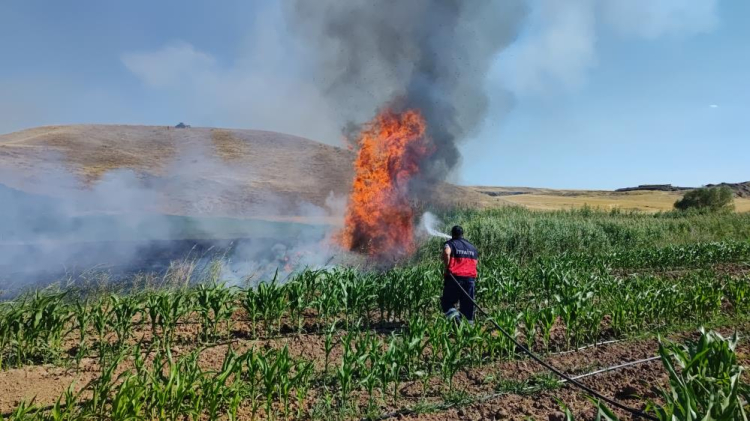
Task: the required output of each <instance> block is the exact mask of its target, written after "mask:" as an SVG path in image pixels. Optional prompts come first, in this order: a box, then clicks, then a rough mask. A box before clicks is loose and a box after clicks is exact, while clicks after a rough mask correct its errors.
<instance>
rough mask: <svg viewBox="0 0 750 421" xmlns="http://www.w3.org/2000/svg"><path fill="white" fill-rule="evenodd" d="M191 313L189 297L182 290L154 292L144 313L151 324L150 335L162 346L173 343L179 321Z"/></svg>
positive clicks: (149, 297)
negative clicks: (157, 339) (160, 342)
mask: <svg viewBox="0 0 750 421" xmlns="http://www.w3.org/2000/svg"><path fill="white" fill-rule="evenodd" d="M190 311H191V303H190V300H189V296H188V295H187V294H185V293H184V292H183V291H182V290H178V291H161V292H155V293H152V294H150V295H149V296H148V298H147V302H146V313H147V314H148V318H149V321H150V322H151V333H152V335H153V336H154V338H159V339H161V341H162V343H163V344H164V346H170V345H171V344H172V343H173V342H174V334H175V331H176V329H177V325H178V324H179V322H180V319H182V318H183V317H185V316H187V315H188V314H189V313H190Z"/></svg>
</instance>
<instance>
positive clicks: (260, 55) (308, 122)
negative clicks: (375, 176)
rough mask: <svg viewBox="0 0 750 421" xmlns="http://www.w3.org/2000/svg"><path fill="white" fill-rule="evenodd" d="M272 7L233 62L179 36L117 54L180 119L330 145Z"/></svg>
mask: <svg viewBox="0 0 750 421" xmlns="http://www.w3.org/2000/svg"><path fill="white" fill-rule="evenodd" d="M278 13H279V11H278V10H276V9H274V8H268V9H265V11H264V12H263V13H260V12H259V13H258V14H257V17H256V19H257V21H256V22H254V23H252V24H250V25H248V27H250V28H252V31H251V33H249V34H248V36H247V38H246V44H245V48H244V49H243V50H242V51H240V52H239V54H238V56H237V59H236V60H235V61H233V62H231V63H229V64H224V63H222V62H221V61H220V60H218V59H216V58H215V57H214V56H213V55H211V54H210V53H208V52H205V51H201V50H199V49H197V48H195V47H194V46H193V45H191V44H189V43H187V42H184V41H178V42H173V43H170V44H167V45H166V46H164V47H163V48H160V49H157V50H155V51H145V52H144V51H141V52H129V53H125V54H123V55H122V56H121V59H122V62H123V64H124V65H125V67H126V68H127V69H128V70H130V71H131V72H132V73H133V74H134V75H136V76H137V77H138V78H139V79H141V80H142V81H143V83H144V84H145V85H146V86H149V87H152V88H154V89H161V90H162V91H164V92H165V93H167V94H169V95H170V99H171V100H172V101H173V102H174V103H175V104H177V105H176V107H179V108H180V109H179V110H177V112H179V113H181V114H180V115H181V116H182V115H183V114H184V117H180V119H182V120H184V121H185V123H188V124H190V123H193V124H196V123H195V122H196V121H201V122H203V124H209V125H215V126H228V127H240V128H249V129H260V130H270V131H278V132H283V133H289V134H294V135H297V136H302V137H307V138H311V139H314V140H318V141H321V142H325V143H330V144H338V143H340V141H341V127H340V124H339V121H338V120H337V119H336V118H335V117H336V116H335V115H334V111H333V110H332V109H331V108H330V106H329V105H328V102H327V101H326V100H325V99H324V98H323V96H322V94H321V92H320V91H319V90H318V89H317V87H316V85H315V84H314V83H313V81H312V80H310V79H309V75H308V74H307V73H306V72H305V67H304V63H302V62H300V60H299V59H298V57H300V56H301V54H298V51H296V50H295V49H296V48H298V47H297V46H296V45H294V44H292V41H291V40H290V39H289V37H288V36H287V34H286V33H285V28H284V26H283V21H282V20H281V17H280V15H279V14H278Z"/></svg>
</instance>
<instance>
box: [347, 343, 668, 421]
mask: <svg viewBox="0 0 750 421" xmlns="http://www.w3.org/2000/svg"><path fill="white" fill-rule="evenodd" d="M660 358H661V357H651V358H644V359H642V360H637V361H630V362H627V363H622V364H617V365H613V366H611V367H607V368H603V369H601V370H596V371H592V372H590V373H586V374H580V375H578V376H574V377H571V379H573V380H578V379H583V378H585V377H591V376H595V375H597V374H602V373H606V372H609V371H615V370H619V369H621V368H625V367H632V366H635V365H639V364H645V363H648V362H651V361H655V360H658V359H660ZM567 382H568V381H567V380H565V379H561V380H560V381H559V382H558V383H559V384H565V383H567ZM539 390H540V389H539V388H538V387H534V386H530V387H527V388H524V389H521V390H520V392H536V391H539ZM512 393H518V392H507V391H503V392H497V393H489V394H486V395H484V396H480V397H479V398H477V399H475V400H474V403H482V402H487V401H490V400H492V399H496V398H499V397H501V396H505V395H510V394H512ZM454 406H456V404H455V403H444V404H442V405H438V406H436V409H440V410H443V411H444V410H446V409H450V408H452V407H454ZM415 412H416V411H415V410H414V409H412V408H404V409H400V410H398V411H393V412H388V413H386V414H382V415H381V416H380V417H378V418H362V419H361V420H360V421H372V420H373V419H374V420H379V421H382V420H387V419H389V418H394V417H398V416H402V415H410V414H413V413H415Z"/></svg>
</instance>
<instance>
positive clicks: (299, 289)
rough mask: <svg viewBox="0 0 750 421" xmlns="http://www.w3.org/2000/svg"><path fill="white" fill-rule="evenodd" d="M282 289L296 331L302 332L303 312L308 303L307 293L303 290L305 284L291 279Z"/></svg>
mask: <svg viewBox="0 0 750 421" xmlns="http://www.w3.org/2000/svg"><path fill="white" fill-rule="evenodd" d="M284 289H285V290H286V300H287V302H288V303H289V310H290V312H291V314H292V315H293V317H294V319H295V325H296V328H297V332H302V323H303V321H304V317H303V313H304V311H305V309H306V308H307V305H308V301H307V300H308V294H307V291H306V290H305V284H303V283H302V282H300V281H297V280H292V281H290V282H288V283H287V284H286V285H284Z"/></svg>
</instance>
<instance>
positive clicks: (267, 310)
mask: <svg viewBox="0 0 750 421" xmlns="http://www.w3.org/2000/svg"><path fill="white" fill-rule="evenodd" d="M277 279H278V271H277V272H276V274H275V275H274V277H273V279H272V280H271V282H261V283H259V284H258V287H257V291H256V292H255V294H254V295H253V297H254V298H255V299H256V300H257V304H256V307H257V309H258V311H259V312H260V314H261V315H262V316H263V320H264V322H265V327H266V333H267V334H271V332H273V331H274V330H275V331H277V332H278V331H279V330H280V329H281V318H282V316H283V315H284V310H285V309H286V297H285V291H284V288H283V287H282V286H281V285H279V284H277Z"/></svg>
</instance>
